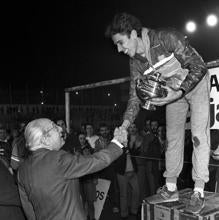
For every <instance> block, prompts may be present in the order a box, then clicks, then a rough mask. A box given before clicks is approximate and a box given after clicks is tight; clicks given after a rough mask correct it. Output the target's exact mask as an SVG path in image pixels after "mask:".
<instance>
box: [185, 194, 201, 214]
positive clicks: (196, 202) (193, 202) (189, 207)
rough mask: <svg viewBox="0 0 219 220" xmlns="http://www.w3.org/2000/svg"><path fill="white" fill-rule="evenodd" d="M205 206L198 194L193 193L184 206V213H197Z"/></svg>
mask: <svg viewBox="0 0 219 220" xmlns="http://www.w3.org/2000/svg"><path fill="white" fill-rule="evenodd" d="M204 206H205V199H204V197H201V193H200V192H195V191H194V193H193V194H192V195H191V198H190V200H188V204H186V208H185V211H186V212H191V213H194V214H197V213H199V212H200V211H201V210H202V209H203V208H204Z"/></svg>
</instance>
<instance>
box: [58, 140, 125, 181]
mask: <svg viewBox="0 0 219 220" xmlns="http://www.w3.org/2000/svg"><path fill="white" fill-rule="evenodd" d="M122 152H123V150H122V149H121V148H120V147H119V146H117V145H116V144H115V143H112V142H111V143H110V144H109V146H108V147H107V148H105V149H103V150H100V151H99V152H96V153H94V154H91V155H88V156H83V155H77V156H76V155H72V154H69V153H66V152H64V151H60V157H59V161H58V164H59V167H60V170H61V172H62V173H63V174H64V177H65V178H67V179H73V178H79V177H82V176H84V175H87V174H91V173H94V172H97V171H99V170H102V169H103V168H105V167H107V166H108V165H110V164H111V163H112V162H113V161H114V160H115V159H117V158H118V157H119V156H120V155H121V154H122Z"/></svg>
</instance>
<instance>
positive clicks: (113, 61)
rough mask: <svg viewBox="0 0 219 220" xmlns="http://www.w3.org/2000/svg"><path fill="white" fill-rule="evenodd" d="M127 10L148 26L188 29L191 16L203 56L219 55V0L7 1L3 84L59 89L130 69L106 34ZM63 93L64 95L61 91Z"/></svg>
mask: <svg viewBox="0 0 219 220" xmlns="http://www.w3.org/2000/svg"><path fill="white" fill-rule="evenodd" d="M122 11H127V12H129V13H132V14H134V15H136V16H137V17H138V18H140V19H141V21H142V23H143V24H144V25H145V26H146V27H150V28H158V27H175V28H177V29H178V30H180V31H182V32H184V33H185V30H184V26H185V23H186V22H187V21H188V20H189V19H193V20H194V21H196V22H197V25H198V27H197V28H198V30H197V32H196V33H194V34H190V35H188V37H189V39H190V42H191V44H192V45H193V46H194V47H195V48H196V49H197V50H198V51H199V52H200V54H201V55H202V56H203V58H204V59H205V61H206V62H207V61H211V60H216V59H218V58H219V40H218V39H219V26H217V27H214V28H208V27H207V26H206V25H205V18H206V15H207V14H208V13H211V12H214V13H216V14H217V15H218V16H219V1H218V0H208V1H206V0H193V1H191V0H183V1H176V0H175V1H170V0H165V1H164V0H160V1H158V0H153V1H147V0H135V1H134V0H110V1H107V0H102V1H97V0H92V1H88V0H87V1H85V0H84V1H83V0H80V1H68V0H66V1H51V0H49V1H45V0H38V1H26V0H25V1H16V2H13V1H7V2H4V3H1V44H0V45H1V59H0V66H1V80H0V89H2V90H3V89H4V88H9V87H10V88H12V90H16V89H17V90H25V89H26V90H28V92H29V93H30V91H31V90H32V89H38V90H40V89H47V90H48V91H53V90H57V89H58V90H60V91H63V90H64V88H67V87H73V86H76V85H82V84H87V83H92V82H97V81H103V80H109V79H115V78H121V77H126V76H128V75H129V68H128V57H126V56H124V55H122V54H118V53H117V51H116V48H115V47H114V46H113V44H112V42H111V41H110V40H109V39H106V38H105V37H104V31H105V28H106V25H107V24H108V23H109V22H110V20H111V18H112V16H113V15H114V14H115V13H116V12H122ZM63 99H64V97H63Z"/></svg>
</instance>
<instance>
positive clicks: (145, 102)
mask: <svg viewBox="0 0 219 220" xmlns="http://www.w3.org/2000/svg"><path fill="white" fill-rule="evenodd" d="M160 76H161V74H160V73H159V72H153V73H152V74H148V75H146V76H145V77H144V78H143V79H137V80H136V93H137V96H138V98H139V99H140V100H141V102H142V104H141V107H142V108H144V109H146V110H150V111H155V110H156V107H155V105H152V104H151V101H150V99H151V98H162V97H166V95H167V91H166V89H164V88H162V86H161V85H165V82H164V81H162V80H161V79H160Z"/></svg>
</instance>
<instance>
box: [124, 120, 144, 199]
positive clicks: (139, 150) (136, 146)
mask: <svg viewBox="0 0 219 220" xmlns="http://www.w3.org/2000/svg"><path fill="white" fill-rule="evenodd" d="M128 131H129V148H130V149H131V152H132V155H133V156H135V157H134V160H135V161H136V165H137V177H138V184H139V190H140V192H141V193H140V195H139V199H140V202H142V201H143V199H144V198H145V197H146V195H147V194H146V166H145V158H143V157H144V146H145V145H144V137H143V136H142V135H141V134H140V133H139V131H138V128H137V126H136V124H135V123H133V124H131V125H130V126H129V128H128Z"/></svg>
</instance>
